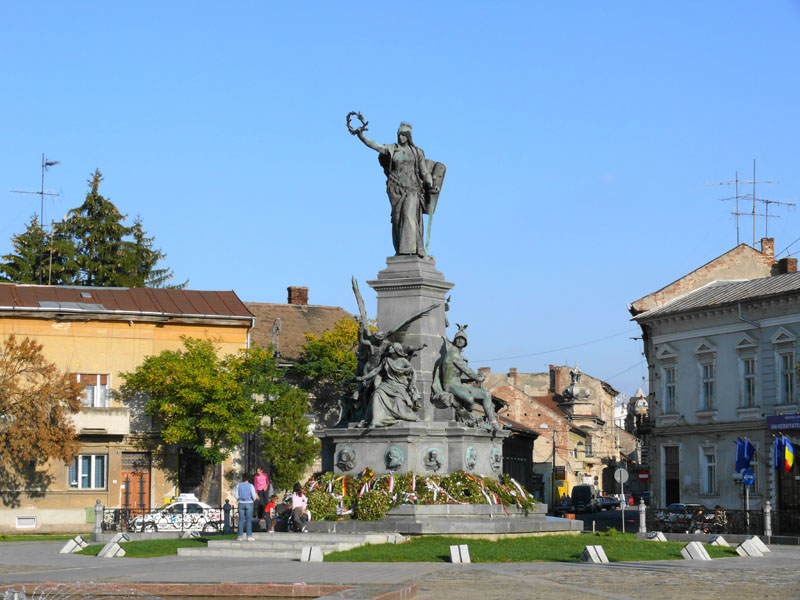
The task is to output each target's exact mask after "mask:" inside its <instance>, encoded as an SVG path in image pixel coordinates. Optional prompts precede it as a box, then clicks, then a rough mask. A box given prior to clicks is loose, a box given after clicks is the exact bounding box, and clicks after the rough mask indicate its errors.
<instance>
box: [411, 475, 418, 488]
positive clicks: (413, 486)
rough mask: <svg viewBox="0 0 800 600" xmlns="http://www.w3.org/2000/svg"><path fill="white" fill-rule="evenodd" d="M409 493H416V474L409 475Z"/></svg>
mask: <svg viewBox="0 0 800 600" xmlns="http://www.w3.org/2000/svg"><path fill="white" fill-rule="evenodd" d="M411 491H412V492H416V491H417V474H416V473H412V474H411Z"/></svg>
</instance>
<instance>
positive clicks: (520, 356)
mask: <svg viewBox="0 0 800 600" xmlns="http://www.w3.org/2000/svg"><path fill="white" fill-rule="evenodd" d="M637 331H638V329H628V330H626V331H622V332H620V333H615V334H614V335H607V336H606V337H602V338H599V339H596V340H592V341H590V342H583V343H580V344H573V345H572V346H564V347H562V348H553V349H552V350H545V351H544V352H532V353H531V354H520V355H518V356H506V357H503V358H483V359H475V360H473V361H472V362H476V363H487V362H494V361H498V360H513V359H516V358H528V357H529V356H541V355H543V354H551V353H553V352H560V351H562V350H571V349H572V348H581V347H583V346H588V345H590V344H597V343H598V342H603V341H605V340H610V339H611V338H615V337H619V336H621V335H626V334H628V333H635V332H637ZM637 364H638V363H637Z"/></svg>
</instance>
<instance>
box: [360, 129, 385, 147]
mask: <svg viewBox="0 0 800 600" xmlns="http://www.w3.org/2000/svg"><path fill="white" fill-rule="evenodd" d="M356 135H357V136H358V139H360V140H361V141H362V142H364V145H365V146H366V147H367V148H372V149H373V150H375V152H386V146H384V145H383V144H379V143H378V142H376V141H375V140H371V139H369V138H368V137H367V136H365V135H364V133H363V132H361V131H359V132H358V133H357V134H356Z"/></svg>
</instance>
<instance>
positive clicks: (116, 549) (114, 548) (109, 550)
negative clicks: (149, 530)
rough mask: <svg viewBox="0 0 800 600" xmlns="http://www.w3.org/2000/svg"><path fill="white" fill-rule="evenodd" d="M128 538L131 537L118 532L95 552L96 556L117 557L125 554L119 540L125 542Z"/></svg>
mask: <svg viewBox="0 0 800 600" xmlns="http://www.w3.org/2000/svg"><path fill="white" fill-rule="evenodd" d="M130 539H131V538H129V537H128V535H127V534H125V533H118V534H117V535H115V536H114V537H113V538H111V541H109V542H108V543H107V544H106V545H105V546H103V549H102V550H100V552H99V553H98V554H97V558H117V557H121V556H125V550H123V549H122V546H120V545H119V542H122V541H125V542H127V541H129V540H130Z"/></svg>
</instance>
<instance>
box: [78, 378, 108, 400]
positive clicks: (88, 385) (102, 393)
mask: <svg viewBox="0 0 800 600" xmlns="http://www.w3.org/2000/svg"><path fill="white" fill-rule="evenodd" d="M74 377H75V380H76V381H77V382H78V383H80V384H81V385H82V386H83V405H84V406H86V407H88V408H107V407H108V375H100V374H97V373H75V374H74Z"/></svg>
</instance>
